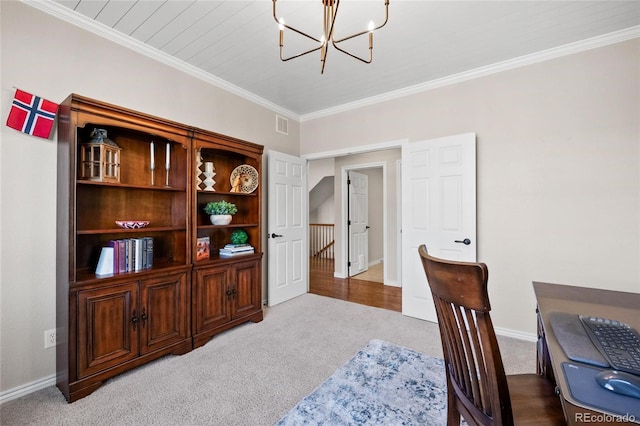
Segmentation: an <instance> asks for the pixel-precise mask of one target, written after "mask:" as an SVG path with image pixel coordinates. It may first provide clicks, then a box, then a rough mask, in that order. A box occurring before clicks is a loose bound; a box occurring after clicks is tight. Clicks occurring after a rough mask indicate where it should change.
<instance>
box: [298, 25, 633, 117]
mask: <svg viewBox="0 0 640 426" xmlns="http://www.w3.org/2000/svg"><path fill="white" fill-rule="evenodd" d="M638 37H640V25H637V26H635V27H630V28H626V29H624V30H619V31H614V32H612V33H608V34H604V35H601V36H597V37H592V38H588V39H585V40H581V41H577V42H574V43H569V44H565V45H562V46H558V47H554V48H552V49H547V50H543V51H540V52H536V53H532V54H529V55H524V56H519V57H517V58H513V59H509V60H506V61H502V62H497V63H495V64H491V65H487V66H484V67H480V68H476V69H473V70H469V71H464V72H461V73H458V74H453V75H450V76H447V77H443V78H439V79H436V80H431V81H427V82H425V83H420V84H416V85H414V86H410V87H405V88H403V89H400V90H395V91H393V92H388V93H383V94H381V95H378V96H372V97H369V98H366V99H361V100H359V101H355V102H349V103H346V104H342V105H338V106H337V107H333V108H327V109H325V110H321V111H316V112H312V113H309V114H303V115H301V116H300V122H304V121H309V120H314V119H317V118H321V117H327V116H330V115H334V114H338V113H341V112H346V111H351V110H354V109H358V108H362V107H365V106H370V105H375V104H379V103H381V102H386V101H389V100H393V99H398V98H402V97H405V96H410V95H415V94H417V93H422V92H426V91H429V90H433V89H438V88H440V87H444V86H449V85H452V84H456V83H461V82H463V81H467V80H472V79H474V78H479V77H484V76H487V75H491V74H495V73H499V72H502V71H507V70H511V69H514V68H519V67H523V66H526V65H531V64H535V63H538V62H543V61H547V60H549V59H554V58H559V57H561V56H566V55H571V54H574V53H579V52H583V51H585V50H590V49H595V48H598V47H602V46H607V45H610V44H615V43H620V42H623V41H627V40H631V39H634V38H638Z"/></svg>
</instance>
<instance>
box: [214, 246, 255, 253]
mask: <svg viewBox="0 0 640 426" xmlns="http://www.w3.org/2000/svg"><path fill="white" fill-rule="evenodd" d="M223 250H224V251H225V252H227V253H238V252H242V251H253V250H254V248H253V246H250V245H248V244H247V245H246V246H242V247H232V248H228V247H227V246H225V247H224V248H221V249H220V251H223Z"/></svg>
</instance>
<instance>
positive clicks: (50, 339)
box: [44, 328, 56, 349]
mask: <svg viewBox="0 0 640 426" xmlns="http://www.w3.org/2000/svg"><path fill="white" fill-rule="evenodd" d="M55 345H56V330H55V328H54V329H53V330H47V331H45V332H44V348H45V349H47V348H51V347H53V346H55Z"/></svg>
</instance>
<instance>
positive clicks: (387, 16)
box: [333, 0, 389, 46]
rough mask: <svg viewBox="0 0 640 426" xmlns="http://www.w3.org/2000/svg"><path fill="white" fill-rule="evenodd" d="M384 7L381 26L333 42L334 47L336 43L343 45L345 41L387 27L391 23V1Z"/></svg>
mask: <svg viewBox="0 0 640 426" xmlns="http://www.w3.org/2000/svg"><path fill="white" fill-rule="evenodd" d="M384 5H385V12H384V22H383V23H382V24H381V25H379V26H377V27H375V28H374V29H372V30H365V31H360V32H359V33H355V34H353V35H350V36H347V37H344V38H341V39H339V40H333V43H334V46H335V43H341V42H343V41H346V40H351V39H352V38H355V37H359V36H361V35H364V34H366V33H372V32H374V31H377V30H379V29H380V28H382V27H384V26H385V25H387V22H388V21H389V0H387V1H386V2H385V4H384Z"/></svg>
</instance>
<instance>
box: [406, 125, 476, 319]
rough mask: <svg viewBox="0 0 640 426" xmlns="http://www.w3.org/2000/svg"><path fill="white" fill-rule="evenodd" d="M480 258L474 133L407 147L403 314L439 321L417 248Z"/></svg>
mask: <svg viewBox="0 0 640 426" xmlns="http://www.w3.org/2000/svg"><path fill="white" fill-rule="evenodd" d="M421 244H425V245H426V246H427V250H428V251H429V254H431V255H433V256H435V257H440V258H443V259H449V260H461V261H471V262H474V261H475V260H476V136H475V133H466V134H462V135H456V136H450V137H445V138H439V139H432V140H427V141H422V142H410V143H406V144H404V145H403V146H402V313H403V314H404V315H408V316H412V317H416V318H420V319H425V320H428V321H434V322H436V321H437V319H436V311H435V307H434V305H433V299H432V297H431V290H430V289H429V285H428V283H427V278H426V276H425V274H424V269H423V268H422V263H421V261H420V256H419V255H418V247H419V246H420V245H421Z"/></svg>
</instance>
